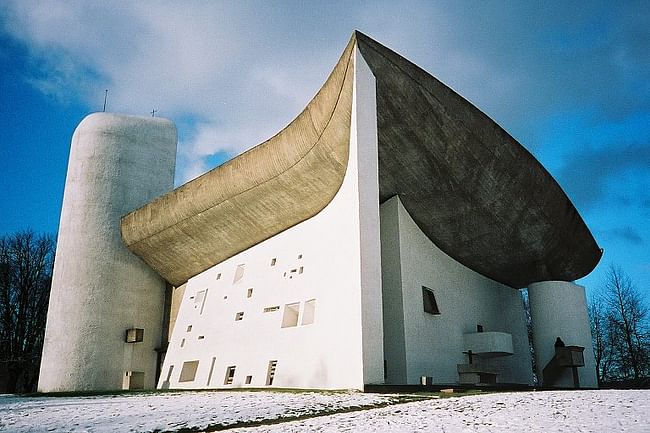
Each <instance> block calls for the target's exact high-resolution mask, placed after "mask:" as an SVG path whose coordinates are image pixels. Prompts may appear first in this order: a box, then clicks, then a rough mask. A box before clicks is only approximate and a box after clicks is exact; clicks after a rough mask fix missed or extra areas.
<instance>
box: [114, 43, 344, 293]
mask: <svg viewBox="0 0 650 433" xmlns="http://www.w3.org/2000/svg"><path fill="white" fill-rule="evenodd" d="M353 48H354V39H352V40H351V41H350V43H349V44H348V46H347V48H346V49H345V51H344V53H343V55H342V56H341V58H340V60H339V62H338V63H337V65H336V66H335V67H334V70H333V71H332V73H331V75H330V76H329V78H328V79H327V81H326V83H325V84H324V85H323V87H322V88H321V89H320V91H319V92H318V94H317V95H316V96H315V97H314V99H312V101H311V102H310V103H309V104H308V105H307V107H306V108H305V110H304V111H303V112H302V113H301V114H300V115H299V116H298V117H297V118H296V119H295V120H294V121H293V122H292V123H291V124H290V125H288V126H287V127H286V128H285V129H283V130H282V131H280V132H279V133H278V134H277V135H275V136H274V137H272V138H271V139H269V140H268V141H266V142H264V143H262V144H260V145H258V146H256V147H254V148H253V149H251V150H249V151H248V152H245V153H244V154H242V155H240V156H238V157H237V158H235V159H233V160H231V161H228V162H227V163H225V164H224V165H222V166H220V167H218V168H216V169H214V170H212V171H209V172H208V173H206V174H204V175H202V176H200V177H199V178H197V179H194V180H192V181H190V182H188V183H187V184H185V185H183V186H181V187H180V188H178V189H176V190H174V191H173V192H171V193H169V194H167V195H165V196H163V197H160V198H158V199H157V200H155V201H153V202H151V203H149V204H147V205H146V206H144V207H143V208H141V209H138V210H137V211H135V212H132V213H130V214H128V215H126V216H125V217H124V218H123V220H122V236H123V238H124V242H125V243H126V245H127V246H128V247H129V249H131V251H133V252H135V253H136V254H137V255H139V256H140V257H142V258H143V259H144V261H145V262H147V263H148V264H149V265H150V266H151V267H152V268H153V269H155V270H156V271H157V272H158V273H159V274H160V275H161V276H163V277H164V278H165V279H166V280H167V281H169V282H170V283H172V284H174V285H180V284H182V283H184V282H185V281H187V280H188V279H189V278H190V277H192V276H194V275H197V274H199V273H200V272H202V271H204V270H206V269H207V268H209V267H211V266H213V265H215V264H217V263H219V262H222V261H223V260H225V259H227V258H228V257H232V256H233V255H235V254H237V253H239V252H241V251H244V250H246V249H247V248H250V247H252V246H253V245H256V244H258V243H259V242H261V241H263V240H265V239H268V238H270V237H271V236H273V235H275V234H277V233H280V232H282V231H284V230H286V229H288V228H289V227H292V226H294V225H296V224H298V223H300V222H302V221H304V220H306V219H308V218H310V217H312V216H314V215H316V214H317V213H318V212H320V211H321V210H322V209H323V208H324V207H325V206H326V205H327V204H328V203H329V202H330V201H331V200H332V198H333V197H334V195H335V194H336V192H337V191H338V190H339V188H340V186H341V183H342V182H343V177H344V175H345V171H346V167H347V162H348V152H349V141H350V116H351V107H352V81H353V73H354V71H353V67H352V52H353V51H352V49H353Z"/></svg>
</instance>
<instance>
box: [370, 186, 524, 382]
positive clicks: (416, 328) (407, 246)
mask: <svg viewBox="0 0 650 433" xmlns="http://www.w3.org/2000/svg"><path fill="white" fill-rule="evenodd" d="M380 212H381V225H382V226H381V230H382V259H383V260H384V262H383V280H384V297H385V303H384V310H385V311H387V316H386V317H387V319H385V320H384V327H385V330H384V333H385V335H386V336H387V339H386V340H385V344H386V347H387V350H386V354H387V366H388V368H387V371H388V373H389V376H388V381H387V383H403V382H402V378H403V377H404V376H405V377H406V380H407V383H409V384H417V383H419V382H420V377H421V376H431V377H433V381H434V383H439V384H453V383H457V382H458V372H457V364H463V363H467V356H466V355H464V354H463V353H462V352H463V350H464V347H463V334H464V333H472V332H476V325H477V324H481V325H482V326H483V328H484V330H485V331H496V332H506V333H509V334H511V335H512V345H513V349H514V355H512V356H505V357H499V358H492V359H489V360H481V362H483V363H484V364H486V365H490V367H491V368H493V369H495V370H496V371H498V373H499V376H498V381H499V382H501V383H526V384H528V383H532V369H531V368H532V367H531V361H530V352H529V346H528V337H527V334H526V326H525V319H524V311H523V304H522V301H521V297H520V294H519V292H518V291H517V290H515V289H513V288H511V287H508V286H505V285H503V284H500V283H497V282H495V281H492V280H490V279H488V278H486V277H484V276H482V275H480V274H478V273H476V272H474V271H472V270H470V269H468V268H467V267H465V266H463V265H462V264H460V263H458V262H457V261H455V260H453V259H452V258H451V257H449V256H447V255H446V254H445V253H443V252H442V251H441V250H440V249H439V248H437V247H436V246H435V245H434V244H433V243H432V242H431V241H430V240H429V239H428V238H427V237H426V235H424V233H422V231H421V230H420V229H419V228H418V227H417V225H416V224H415V222H414V221H413V220H412V218H411V217H410V216H409V214H408V212H407V211H406V209H404V207H403V206H402V204H401V202H400V200H399V198H398V197H393V198H391V199H390V200H388V201H386V202H385V203H383V204H382V205H381V208H380ZM398 265H399V268H397V267H396V266H398ZM422 286H426V287H428V288H430V289H432V290H433V292H434V293H435V297H436V301H437V304H438V307H439V309H440V314H439V315H431V314H429V313H426V312H424V309H423V302H422ZM400 291H401V293H400ZM400 299H401V302H402V305H401V306H400V305H391V304H390V303H399V301H400ZM387 303H389V305H387ZM400 310H401V311H400ZM400 314H401V317H402V319H401V320H400V317H399V316H400ZM401 327H403V331H402V330H401ZM402 332H403V337H402V336H401V335H400V334H401V333H402ZM402 341H403V342H402ZM402 345H403V346H404V347H403V348H402V347H401V346H402ZM477 361H479V360H478V359H476V358H475V360H474V362H477Z"/></svg>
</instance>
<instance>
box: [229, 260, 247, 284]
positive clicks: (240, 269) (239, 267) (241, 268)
mask: <svg viewBox="0 0 650 433" xmlns="http://www.w3.org/2000/svg"><path fill="white" fill-rule="evenodd" d="M245 267H246V265H245V264H243V263H242V264H241V265H237V269H236V270H235V278H233V280H232V283H233V284H235V283H236V282H238V281H239V280H241V279H242V278H244V270H245Z"/></svg>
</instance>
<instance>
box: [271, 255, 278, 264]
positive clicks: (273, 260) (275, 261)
mask: <svg viewBox="0 0 650 433" xmlns="http://www.w3.org/2000/svg"><path fill="white" fill-rule="evenodd" d="M277 262H278V260H277V259H276V258H275V257H274V258H272V259H271V266H275V264H276V263H277Z"/></svg>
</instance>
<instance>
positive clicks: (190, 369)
mask: <svg viewBox="0 0 650 433" xmlns="http://www.w3.org/2000/svg"><path fill="white" fill-rule="evenodd" d="M198 368H199V361H185V362H184V363H183V368H182V369H181V376H180V377H179V378H178V381H179V382H192V381H194V378H195V377H196V370H197V369H198Z"/></svg>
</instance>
